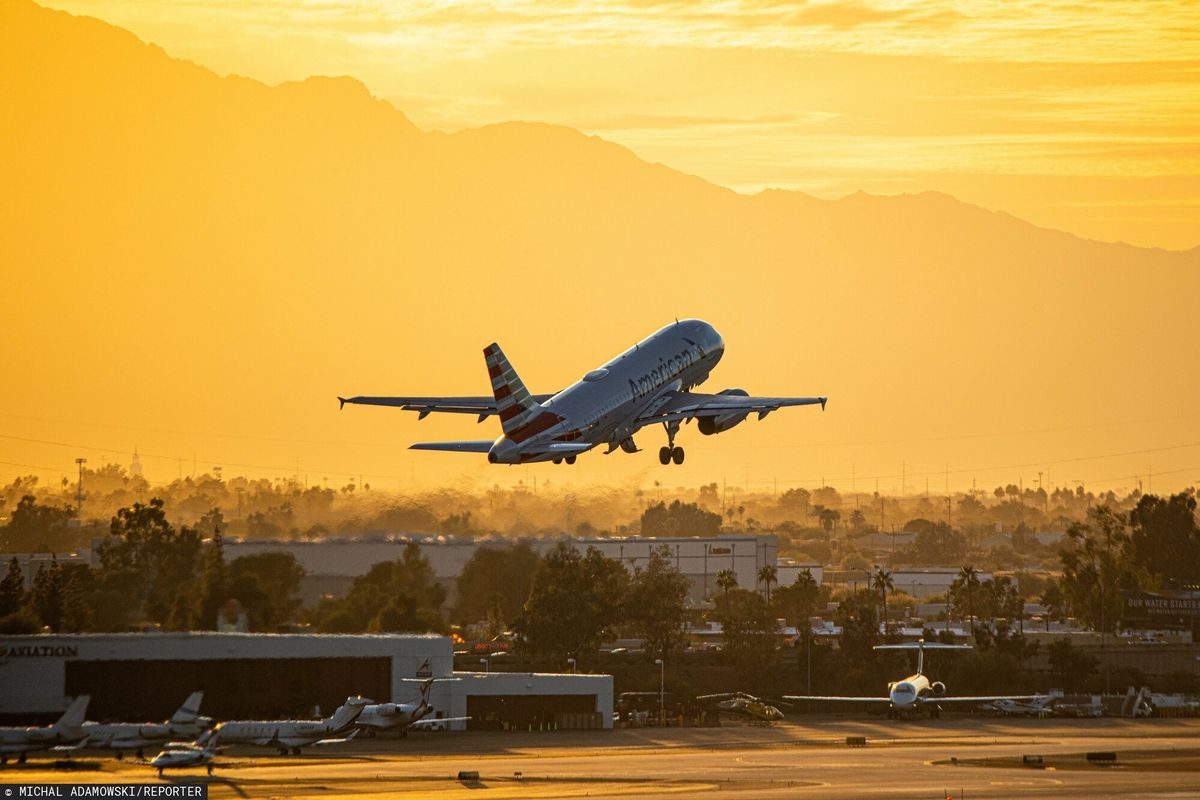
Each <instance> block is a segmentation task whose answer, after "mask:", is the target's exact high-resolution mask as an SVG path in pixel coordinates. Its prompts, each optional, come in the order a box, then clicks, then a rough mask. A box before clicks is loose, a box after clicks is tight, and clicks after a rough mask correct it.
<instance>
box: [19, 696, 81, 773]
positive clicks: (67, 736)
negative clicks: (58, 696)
mask: <svg viewBox="0 0 1200 800" xmlns="http://www.w3.org/2000/svg"><path fill="white" fill-rule="evenodd" d="M89 700H91V697H89V696H88V695H86V694H81V695H79V696H78V697H76V698H75V700H74V701H73V702H72V703H71V705H69V706H67V710H66V711H64V712H63V715H62V716H61V717H59V718H58V719H57V720H56V721H55V723H54V724H53V725H49V726H47V727H45V728H0V764H7V763H8V757H9V755H11V754H13V753H15V754H17V763H18V764H24V763H25V754H26V753H29V752H32V751H34V750H49V749H50V748H55V749H78V747H79V746H80V745H81V744H82V743H83V742H84V741H86V740H87V734H86V733H85V732H84V730H83V720H84V718H85V717H86V716H87V706H88V701H89Z"/></svg>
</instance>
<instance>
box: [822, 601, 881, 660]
mask: <svg viewBox="0 0 1200 800" xmlns="http://www.w3.org/2000/svg"><path fill="white" fill-rule="evenodd" d="M833 619H834V623H835V624H837V625H838V626H839V627H841V629H842V635H841V650H842V654H843V655H844V656H845V657H846V658H847V659H849V660H851V661H852V662H855V663H859V664H862V663H867V662H870V661H872V660H874V657H875V652H874V650H873V649H872V648H874V647H875V645H876V644H878V643H879V615H878V612H877V611H876V605H875V598H874V596H873V594H872V593H871V592H870V591H860V592H856V593H855V594H852V595H850V596H849V597H847V598H845V599H844V600H842V602H840V603H838V607H837V611H835V612H834V614H833Z"/></svg>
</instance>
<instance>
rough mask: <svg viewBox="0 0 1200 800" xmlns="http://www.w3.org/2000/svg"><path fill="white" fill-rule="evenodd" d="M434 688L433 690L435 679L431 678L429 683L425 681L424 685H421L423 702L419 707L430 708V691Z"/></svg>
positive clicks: (421, 701)
mask: <svg viewBox="0 0 1200 800" xmlns="http://www.w3.org/2000/svg"><path fill="white" fill-rule="evenodd" d="M432 688H433V678H429V679H428V680H427V681H425V682H424V683H422V684H421V700H420V702H419V703H418V705H419V706H428V705H429V690H430V689H432Z"/></svg>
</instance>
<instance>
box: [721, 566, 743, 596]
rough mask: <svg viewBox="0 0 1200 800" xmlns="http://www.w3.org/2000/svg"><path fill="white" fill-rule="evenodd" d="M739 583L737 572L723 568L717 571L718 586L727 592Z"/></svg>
mask: <svg viewBox="0 0 1200 800" xmlns="http://www.w3.org/2000/svg"><path fill="white" fill-rule="evenodd" d="M737 585H738V580H737V573H736V572H734V571H733V570H731V569H723V570H721V571H720V572H718V573H717V588H718V589H720V590H721V591H722V592H724V593H725V594H729V590H730V589H734V588H736V587H737Z"/></svg>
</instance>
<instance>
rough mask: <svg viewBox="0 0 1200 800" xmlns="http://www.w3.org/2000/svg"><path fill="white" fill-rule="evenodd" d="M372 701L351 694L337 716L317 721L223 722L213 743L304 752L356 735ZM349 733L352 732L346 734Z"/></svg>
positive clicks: (335, 712)
mask: <svg viewBox="0 0 1200 800" xmlns="http://www.w3.org/2000/svg"><path fill="white" fill-rule="evenodd" d="M369 702H370V701H368V700H367V699H366V698H363V697H347V698H346V702H345V703H343V704H342V705H341V706H339V707H338V709H337V711H334V712H333V716H331V717H327V718H325V719H314V720H295V719H289V720H250V721H234V722H222V723H220V724H219V725H217V727H215V728H213V733H214V735H213V739H212V741H213V742H219V743H220V744H221V745H228V744H252V745H257V746H258V747H275V748H278V749H279V754H280V755H287V754H288V751H289V750H290V751H291V753H292V755H295V756H298V755H300V748H301V747H307V746H308V745H310V744H311V745H326V744H339V743H341V742H347V741H349V740H350V739H353V738H354V735H355V734H356V733H358V730H357V729H356V728H355V727H354V723H355V721H357V720H358V717H359V715H360V714H362V712H363V709H364V708H366V707H367V704H368V703H369ZM347 732H348V733H349V735H345V734H347Z"/></svg>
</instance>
